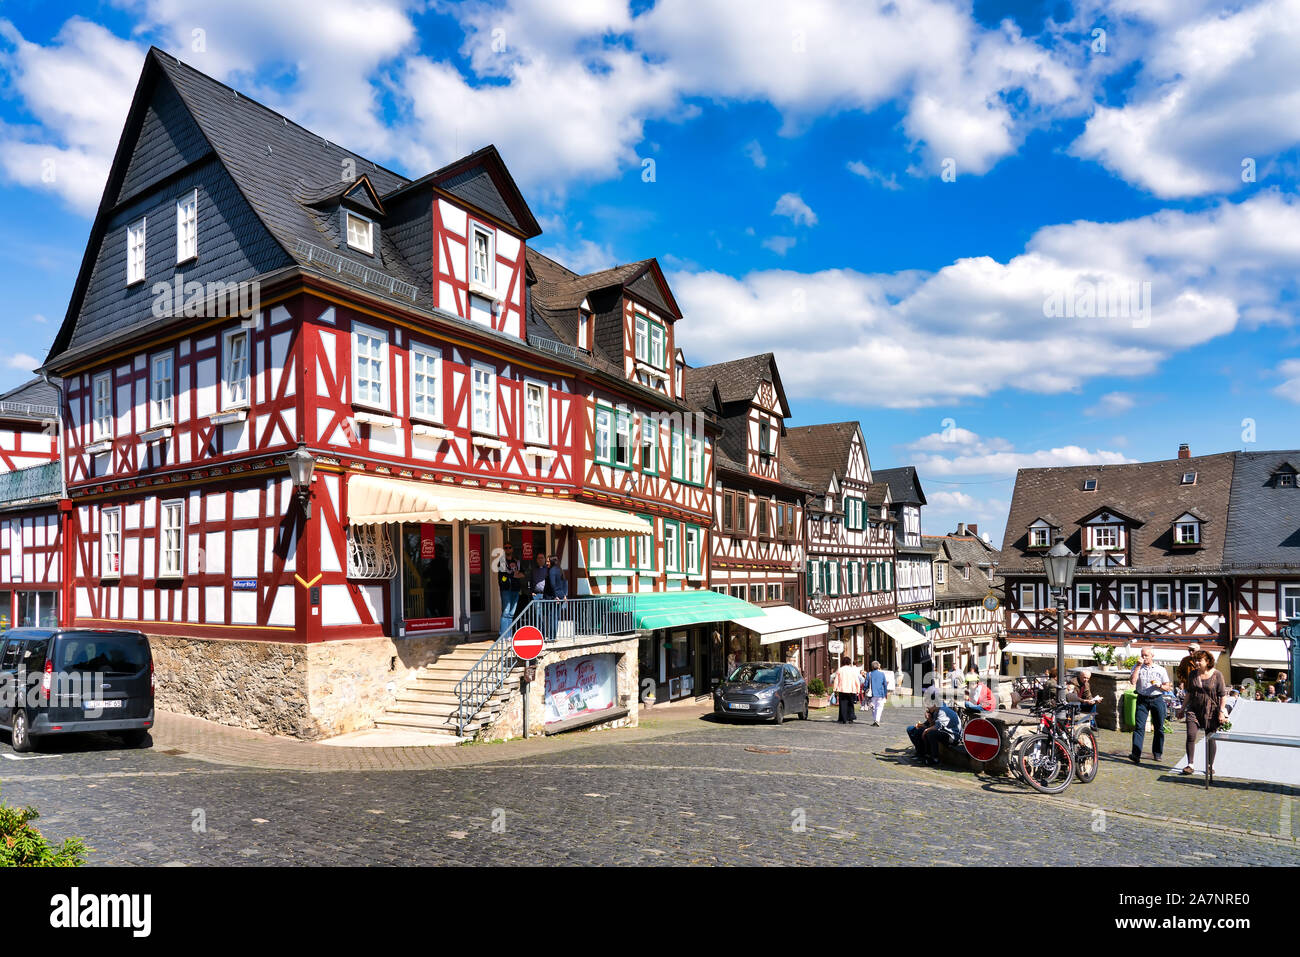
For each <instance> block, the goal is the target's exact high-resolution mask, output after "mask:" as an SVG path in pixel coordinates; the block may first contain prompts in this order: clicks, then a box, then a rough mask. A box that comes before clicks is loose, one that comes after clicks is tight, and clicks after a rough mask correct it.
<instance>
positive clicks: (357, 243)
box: [347, 213, 375, 256]
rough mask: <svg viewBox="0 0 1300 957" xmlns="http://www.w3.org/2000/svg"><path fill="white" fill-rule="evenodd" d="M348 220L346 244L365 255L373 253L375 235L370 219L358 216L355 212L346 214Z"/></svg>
mask: <svg viewBox="0 0 1300 957" xmlns="http://www.w3.org/2000/svg"><path fill="white" fill-rule="evenodd" d="M347 221H348V245H349V246H351V247H352V248H353V249H355V250H357V251H358V252H363V253H365V254H366V255H367V256H372V255H374V252H375V236H374V226H375V224H374V223H372V222H371V221H370V220H368V219H366V218H365V217H364V216H358V215H357V214H356V213H348V214H347Z"/></svg>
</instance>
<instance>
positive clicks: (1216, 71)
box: [1071, 0, 1300, 198]
mask: <svg viewBox="0 0 1300 957" xmlns="http://www.w3.org/2000/svg"><path fill="white" fill-rule="evenodd" d="M1174 6H1175V7H1177V8H1178V12H1177V13H1176V14H1175V13H1174V12H1172V11H1171V9H1170V7H1169V6H1168V5H1167V4H1164V3H1160V4H1141V5H1138V4H1134V5H1130V6H1129V9H1127V10H1122V11H1118V12H1117V13H1118V14H1120V15H1123V14H1127V17H1128V22H1127V23H1125V24H1124V25H1123V29H1122V30H1121V29H1120V28H1119V27H1116V29H1114V30H1113V31H1112V36H1115V37H1117V38H1118V37H1123V38H1124V39H1125V41H1126V42H1127V43H1128V47H1127V48H1126V49H1125V48H1123V47H1120V49H1119V50H1118V51H1117V52H1120V53H1121V54H1122V55H1121V56H1120V57H1119V58H1117V59H1118V62H1117V63H1116V64H1115V67H1116V68H1118V67H1120V66H1122V65H1123V64H1127V63H1140V67H1139V68H1138V69H1137V71H1136V75H1135V77H1134V79H1133V81H1132V84H1131V88H1130V89H1129V90H1128V91H1127V92H1126V94H1125V100H1124V102H1122V103H1120V104H1119V105H1099V106H1098V107H1097V108H1096V110H1095V112H1094V113H1093V115H1092V116H1091V117H1090V118H1089V120H1088V122H1087V126H1086V127H1085V129H1084V132H1083V134H1082V135H1081V136H1080V137H1079V138H1078V139H1077V140H1076V141H1075V142H1074V144H1073V146H1072V147H1071V150H1072V152H1073V153H1075V154H1076V155H1078V156H1081V157H1085V158H1088V159H1093V160H1096V161H1098V162H1100V163H1101V164H1102V165H1104V166H1105V167H1107V168H1108V169H1110V170H1112V171H1113V172H1115V173H1117V174H1118V175H1120V176H1122V177H1123V178H1124V179H1126V180H1127V181H1129V182H1130V183H1133V184H1134V185H1136V186H1140V187H1141V188H1143V189H1145V190H1148V191H1149V192H1151V193H1153V194H1155V195H1156V196H1160V197H1166V198H1168V197H1183V196H1201V195H1206V194H1209V193H1215V192H1233V191H1235V190H1238V189H1241V188H1243V185H1244V184H1243V179H1242V163H1243V160H1246V159H1253V160H1254V163H1255V166H1256V172H1257V175H1258V177H1259V181H1261V182H1263V181H1265V180H1266V176H1265V171H1266V168H1267V165H1268V163H1269V161H1270V160H1271V159H1272V158H1273V157H1274V156H1275V155H1276V154H1278V153H1279V152H1282V151H1285V150H1288V149H1290V148H1292V147H1294V146H1295V145H1296V144H1297V143H1300V58H1297V57H1296V50H1297V49H1300V0H1262V2H1254V3H1243V4H1234V5H1233V7H1234V8H1235V9H1231V10H1225V9H1224V7H1223V5H1222V4H1197V5H1193V4H1181V3H1180V4H1175V5H1174ZM1197 7H1199V9H1197ZM1086 16H1088V14H1087V13H1084V14H1081V15H1080V20H1082V19H1083V18H1084V17H1086ZM1113 59H1114V58H1113Z"/></svg>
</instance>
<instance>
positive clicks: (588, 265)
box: [538, 239, 618, 274]
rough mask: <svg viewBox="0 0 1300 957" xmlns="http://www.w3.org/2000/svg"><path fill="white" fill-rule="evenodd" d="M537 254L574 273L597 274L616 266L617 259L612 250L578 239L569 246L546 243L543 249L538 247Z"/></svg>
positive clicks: (606, 246) (601, 244)
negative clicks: (547, 257)
mask: <svg viewBox="0 0 1300 957" xmlns="http://www.w3.org/2000/svg"><path fill="white" fill-rule="evenodd" d="M538 252H540V253H542V254H543V255H545V256H549V257H550V258H551V259H554V260H555V261H556V262H557V263H559V264H560V265H561V266H564V267H565V268H567V269H571V270H573V271H574V272H576V273H584V274H585V273H589V272H599V271H600V270H602V269H609V268H610V267H611V266H617V265H618V257H617V256H615V255H614V251H613V249H611V248H610V247H609V246H608V245H606V244H604V243H594V242H592V241H591V240H590V239H579V240H578V241H577V242H576V243H573V244H571V245H564V244H561V245H556V244H554V243H547V244H546V245H545V246H544V247H539V248H538Z"/></svg>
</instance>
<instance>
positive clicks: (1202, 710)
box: [1183, 651, 1228, 774]
mask: <svg viewBox="0 0 1300 957" xmlns="http://www.w3.org/2000/svg"><path fill="white" fill-rule="evenodd" d="M1192 665H1193V669H1194V670H1193V671H1192V674H1191V677H1190V678H1189V679H1188V680H1187V767H1185V768H1183V774H1192V773H1193V772H1194V771H1195V770H1196V769H1195V768H1193V767H1192V760H1193V759H1194V758H1195V756H1196V735H1197V732H1198V731H1199V730H1200V729H1201V728H1204V729H1205V733H1206V734H1207V735H1210V734H1213V733H1214V732H1215V731H1218V730H1219V719H1220V717H1221V716H1222V711H1223V699H1224V698H1225V697H1226V696H1227V694H1228V687H1227V685H1226V684H1225V683H1224V681H1223V675H1222V674H1220V673H1219V672H1217V671H1215V670H1214V659H1213V658H1211V657H1210V654H1209V652H1207V651H1197V652H1194V653H1193V654H1192ZM1205 751H1206V762H1207V763H1209V764H1213V763H1214V744H1213V742H1212V741H1210V740H1208V739H1207V740H1206V742H1205Z"/></svg>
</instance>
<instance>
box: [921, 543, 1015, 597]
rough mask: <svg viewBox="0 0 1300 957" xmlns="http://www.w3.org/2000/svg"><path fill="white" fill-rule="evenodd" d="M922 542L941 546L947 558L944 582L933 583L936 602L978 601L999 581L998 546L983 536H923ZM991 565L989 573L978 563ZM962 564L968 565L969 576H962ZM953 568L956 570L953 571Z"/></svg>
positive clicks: (937, 546) (936, 546)
mask: <svg viewBox="0 0 1300 957" xmlns="http://www.w3.org/2000/svg"><path fill="white" fill-rule="evenodd" d="M921 541H922V542H924V543H925V544H926V545H927V546H931V547H935V548H940V549H941V550H942V553H943V555H946V556H947V558H948V560H949V568H948V574H947V575H946V576H944V577H945V584H943V585H935V587H934V598H935V601H944V600H951V599H962V600H973V601H978V600H980V599H981V598H983V597H984V596H985V595H986V594H988V592H989V590H990V589H991V588H995V587H997V586H998V585H1000V584H1001V582H1000V578H999V575H998V571H999V569H998V563H999V561H1000V559H1001V556H1000V555H999V553H998V551H997V549H995V548H994V547H993V546H992V545H990V544H988V543H987V542H985V541H984V540H982V539H979V538H974V537H972V536H967V535H922V536H921ZM989 564H992V565H993V566H994V570H993V574H992V576H989V575H987V574H985V572H984V569H983V568H981V567H980V566H981V565H989ZM963 567H968V568H970V578H969V579H965V578H963V577H962V576H961V569H962V568H963ZM953 569H956V574H954V572H953Z"/></svg>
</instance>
